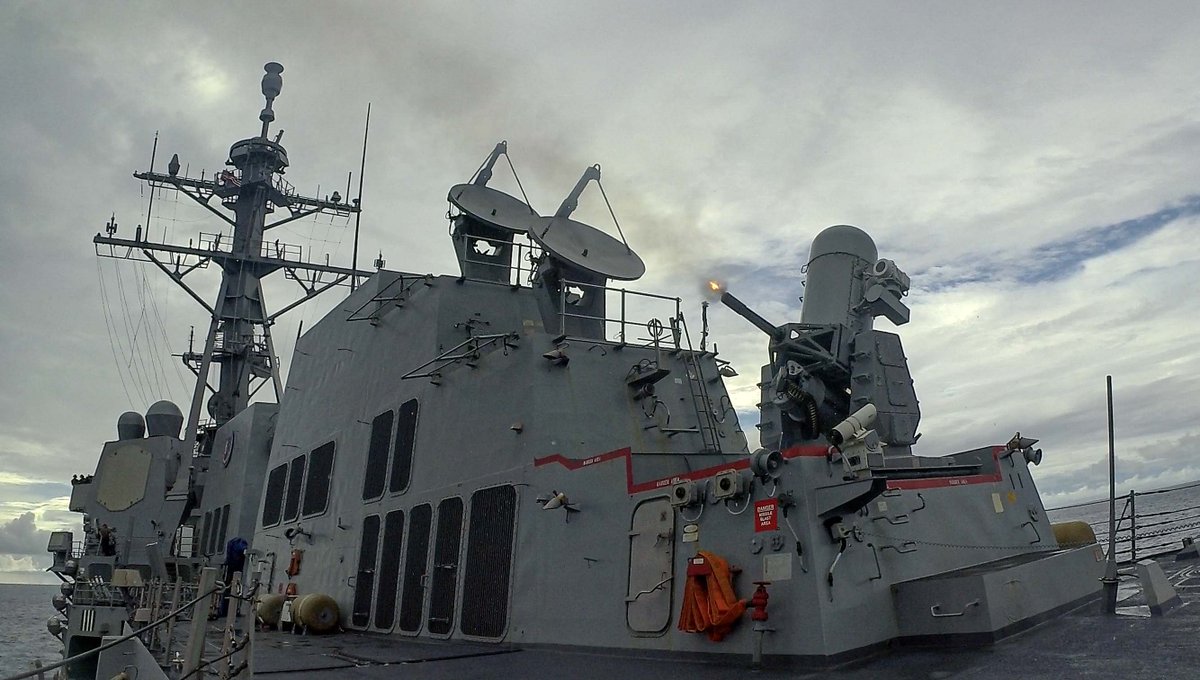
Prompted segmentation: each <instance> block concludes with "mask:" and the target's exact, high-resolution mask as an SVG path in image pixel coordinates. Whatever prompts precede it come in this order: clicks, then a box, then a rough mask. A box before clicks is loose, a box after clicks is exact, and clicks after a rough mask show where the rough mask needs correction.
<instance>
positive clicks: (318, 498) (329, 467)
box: [303, 442, 334, 517]
mask: <svg viewBox="0 0 1200 680" xmlns="http://www.w3.org/2000/svg"><path fill="white" fill-rule="evenodd" d="M333 449H334V446H333V442H329V443H327V444H322V445H321V446H318V447H317V448H316V449H314V450H313V452H312V455H311V456H309V460H308V481H307V482H306V483H305V484H304V512H303V514H304V516H305V517H307V516H309V515H319V514H321V513H322V512H325V508H327V507H329V480H330V477H332V476H333Z"/></svg>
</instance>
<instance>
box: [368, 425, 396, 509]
mask: <svg viewBox="0 0 1200 680" xmlns="http://www.w3.org/2000/svg"><path fill="white" fill-rule="evenodd" d="M395 420H396V412H395V411H384V412H383V413H380V414H379V415H377V416H375V420H373V421H371V442H370V444H369V445H368V448H367V470H366V477H364V478H363V493H362V497H363V500H364V501H369V500H373V499H376V498H379V497H381V496H383V485H384V484H385V483H386V482H387V459H388V442H390V441H391V439H392V423H393V422H394V421H395Z"/></svg>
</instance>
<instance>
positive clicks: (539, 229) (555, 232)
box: [529, 217, 646, 281]
mask: <svg viewBox="0 0 1200 680" xmlns="http://www.w3.org/2000/svg"><path fill="white" fill-rule="evenodd" d="M529 235H530V236H531V237H532V238H533V240H534V241H536V242H537V244H538V245H540V246H541V247H542V249H544V250H545V251H546V252H548V253H550V254H551V255H553V256H554V257H555V258H557V259H559V260H562V261H563V262H567V263H569V264H572V265H574V266H576V267H579V268H580V269H584V270H586V271H589V272H592V273H593V274H599V275H600V276H604V277H607V278H610V279H618V280H620V281H633V280H634V279H638V278H641V276H642V274H645V273H646V264H645V263H644V262H642V258H640V257H638V254H637V253H635V252H633V250H632V249H631V248H630V247H629V246H627V245H625V244H624V243H622V242H621V241H619V240H617V239H615V238H613V237H612V236H609V235H608V234H606V233H604V232H602V231H600V230H599V229H597V228H595V227H591V226H588V225H586V224H584V223H583V222H576V221H575V220H572V219H570V218H567V217H542V218H540V220H539V222H538V224H537V225H536V226H535V227H533V228H531V229H530V230H529Z"/></svg>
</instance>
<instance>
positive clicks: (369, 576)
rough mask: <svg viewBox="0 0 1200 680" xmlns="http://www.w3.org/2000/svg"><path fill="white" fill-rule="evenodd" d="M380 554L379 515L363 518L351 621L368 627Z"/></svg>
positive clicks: (355, 624) (358, 625)
mask: <svg viewBox="0 0 1200 680" xmlns="http://www.w3.org/2000/svg"><path fill="white" fill-rule="evenodd" d="M378 554H379V515H368V516H367V517H366V519H364V520H363V528H362V543H360V544H359V548H358V572H357V576H356V577H355V579H354V611H353V613H351V615H350V623H351V624H353V625H354V627H355V628H366V627H367V624H368V623H369V622H370V621H371V595H372V594H374V592H375V558H376V557H377V556H378Z"/></svg>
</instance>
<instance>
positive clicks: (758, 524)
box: [754, 498, 779, 533]
mask: <svg viewBox="0 0 1200 680" xmlns="http://www.w3.org/2000/svg"><path fill="white" fill-rule="evenodd" d="M778 528H779V502H778V501H776V500H775V499H774V498H767V499H765V500H761V501H755V502H754V531H755V533H758V532H760V531H775V530H776V529H778Z"/></svg>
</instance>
